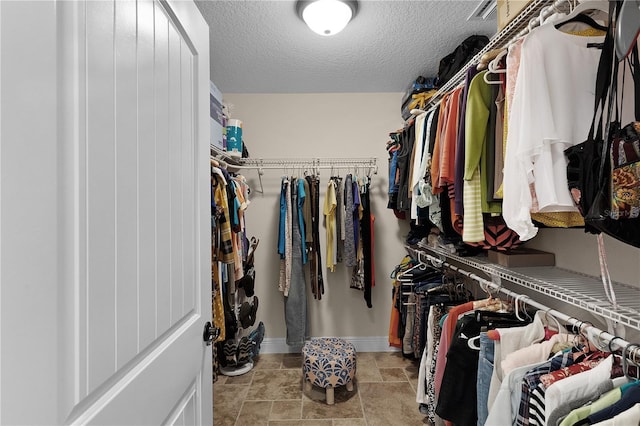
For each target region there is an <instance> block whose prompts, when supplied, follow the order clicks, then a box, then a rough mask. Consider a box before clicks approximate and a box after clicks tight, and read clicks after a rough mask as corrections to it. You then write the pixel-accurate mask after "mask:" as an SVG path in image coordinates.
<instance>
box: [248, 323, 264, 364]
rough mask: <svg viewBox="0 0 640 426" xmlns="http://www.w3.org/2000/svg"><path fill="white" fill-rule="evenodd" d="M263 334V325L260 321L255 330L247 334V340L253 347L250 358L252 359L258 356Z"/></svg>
mask: <svg viewBox="0 0 640 426" xmlns="http://www.w3.org/2000/svg"><path fill="white" fill-rule="evenodd" d="M264 333H265V328H264V323H263V322H262V321H260V323H259V324H258V326H257V327H256V329H255V330H253V331H252V332H251V333H249V340H250V341H251V343H252V345H253V350H252V356H251V358H252V359H253V358H255V357H257V356H258V354H260V344H261V343H262V340H263V339H264Z"/></svg>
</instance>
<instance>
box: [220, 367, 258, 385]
mask: <svg viewBox="0 0 640 426" xmlns="http://www.w3.org/2000/svg"><path fill="white" fill-rule="evenodd" d="M253 374H254V371H253V370H251V371H249V372H248V373H245V374H243V375H241V376H225V377H226V378H227V380H226V381H225V382H224V384H225V385H248V384H249V383H251V379H253Z"/></svg>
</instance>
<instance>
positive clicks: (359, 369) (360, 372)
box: [356, 358, 382, 382]
mask: <svg viewBox="0 0 640 426" xmlns="http://www.w3.org/2000/svg"><path fill="white" fill-rule="evenodd" d="M356 379H357V380H358V382H381V381H382V376H381V375H380V369H379V368H378V367H376V363H375V362H373V359H372V362H362V360H360V359H359V358H358V363H357V366H356Z"/></svg>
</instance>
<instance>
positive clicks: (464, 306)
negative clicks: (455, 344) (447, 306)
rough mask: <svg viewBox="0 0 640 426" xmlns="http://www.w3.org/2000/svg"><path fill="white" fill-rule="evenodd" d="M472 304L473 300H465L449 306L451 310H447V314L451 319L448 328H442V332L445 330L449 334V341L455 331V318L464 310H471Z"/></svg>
mask: <svg viewBox="0 0 640 426" xmlns="http://www.w3.org/2000/svg"><path fill="white" fill-rule="evenodd" d="M474 306H475V305H474V304H473V302H467V303H463V304H462V305H458V306H454V307H453V308H451V310H450V311H449V316H450V317H451V318H452V319H453V321H449V324H448V325H449V328H448V329H447V330H442V332H443V333H445V332H446V333H447V335H448V336H449V341H451V339H452V338H453V334H454V333H455V331H456V324H457V323H458V321H457V318H458V317H459V316H460V315H462V314H464V313H465V312H469V311H472V310H473V309H474ZM447 349H448V348H447Z"/></svg>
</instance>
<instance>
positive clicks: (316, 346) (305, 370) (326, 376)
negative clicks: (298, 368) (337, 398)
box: [302, 337, 356, 405]
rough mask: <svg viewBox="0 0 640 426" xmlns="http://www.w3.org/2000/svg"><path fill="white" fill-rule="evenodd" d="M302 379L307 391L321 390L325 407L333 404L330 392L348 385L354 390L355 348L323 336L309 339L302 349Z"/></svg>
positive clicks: (349, 388) (350, 389)
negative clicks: (314, 388)
mask: <svg viewBox="0 0 640 426" xmlns="http://www.w3.org/2000/svg"><path fill="white" fill-rule="evenodd" d="M302 357H303V359H302V379H303V381H304V384H305V388H306V390H307V391H310V390H311V386H312V385H316V386H319V387H321V388H324V389H325V391H326V397H327V404H329V405H332V404H333V402H334V397H333V389H334V388H335V387H336V386H344V385H346V386H347V390H348V391H349V392H351V391H353V378H354V377H355V376H356V349H355V347H354V346H353V345H352V344H351V343H349V342H347V341H346V340H343V339H338V338H336V337H322V338H319V339H311V340H310V341H308V342H307V343H305V345H304V347H303V348H302Z"/></svg>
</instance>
